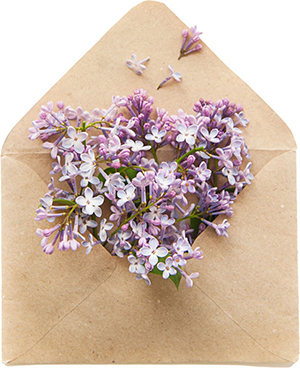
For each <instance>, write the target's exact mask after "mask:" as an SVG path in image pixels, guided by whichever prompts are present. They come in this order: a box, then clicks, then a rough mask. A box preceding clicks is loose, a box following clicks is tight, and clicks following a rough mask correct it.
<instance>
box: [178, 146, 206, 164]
mask: <svg viewBox="0 0 300 368" xmlns="http://www.w3.org/2000/svg"><path fill="white" fill-rule="evenodd" d="M198 151H204V148H203V147H198V148H193V149H192V150H190V151H189V152H187V153H185V154H184V155H182V156H181V157H179V158H178V159H177V160H175V161H176V162H177V163H178V164H179V162H181V161H182V160H184V159H185V158H186V157H188V156H189V155H192V154H193V153H195V152H198ZM205 153H206V154H207V155H209V153H207V152H205Z"/></svg>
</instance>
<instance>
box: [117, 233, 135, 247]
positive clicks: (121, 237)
mask: <svg viewBox="0 0 300 368" xmlns="http://www.w3.org/2000/svg"><path fill="white" fill-rule="evenodd" d="M131 235H132V232H131V231H119V232H118V234H117V237H118V240H117V243H116V244H117V245H118V246H119V247H120V248H121V249H125V250H129V249H130V248H131V244H130V243H129V242H128V241H127V239H129V238H130V237H131Z"/></svg>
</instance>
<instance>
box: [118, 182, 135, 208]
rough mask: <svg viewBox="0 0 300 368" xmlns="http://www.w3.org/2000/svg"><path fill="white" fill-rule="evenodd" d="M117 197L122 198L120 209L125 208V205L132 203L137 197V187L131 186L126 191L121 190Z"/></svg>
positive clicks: (119, 203)
mask: <svg viewBox="0 0 300 368" xmlns="http://www.w3.org/2000/svg"><path fill="white" fill-rule="evenodd" d="M117 196H118V197H119V198H120V199H119V200H118V202H117V205H118V206H119V207H121V206H123V204H125V203H127V202H129V201H132V200H133V199H134V197H135V187H134V186H133V185H131V184H129V185H127V186H126V187H125V188H124V190H119V191H118V192H117Z"/></svg>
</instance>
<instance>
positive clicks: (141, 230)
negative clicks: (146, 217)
mask: <svg viewBox="0 0 300 368" xmlns="http://www.w3.org/2000/svg"><path fill="white" fill-rule="evenodd" d="M130 226H131V228H132V231H133V233H134V234H135V235H136V238H137V239H138V238H143V237H145V236H147V233H146V232H145V229H146V227H147V224H146V223H145V222H139V223H138V224H136V223H135V222H134V221H133V220H132V221H131V222H130Z"/></svg>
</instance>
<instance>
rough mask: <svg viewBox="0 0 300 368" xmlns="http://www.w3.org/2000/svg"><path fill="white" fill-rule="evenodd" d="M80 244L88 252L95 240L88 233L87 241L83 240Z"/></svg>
mask: <svg viewBox="0 0 300 368" xmlns="http://www.w3.org/2000/svg"><path fill="white" fill-rule="evenodd" d="M81 244H82V245H83V246H84V247H85V248H86V251H85V253H86V254H90V253H91V250H92V248H93V246H94V245H95V242H94V240H93V235H92V234H89V241H87V240H85V241H84V242H82V243H81Z"/></svg>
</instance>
